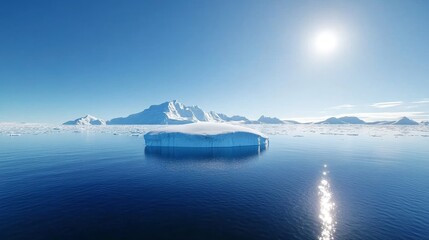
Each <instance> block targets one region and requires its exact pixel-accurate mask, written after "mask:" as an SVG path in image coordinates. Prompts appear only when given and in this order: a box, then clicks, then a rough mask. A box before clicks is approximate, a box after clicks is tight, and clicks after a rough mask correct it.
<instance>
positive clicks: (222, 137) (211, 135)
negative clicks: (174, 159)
mask: <svg viewBox="0 0 429 240" xmlns="http://www.w3.org/2000/svg"><path fill="white" fill-rule="evenodd" d="M144 139H145V142H146V146H150V147H194V148H195V147H242V146H267V145H268V138H267V137H266V136H265V135H263V134H262V133H260V132H258V131H256V130H254V129H251V128H247V127H243V126H239V125H232V124H226V123H202V122H199V123H191V124H185V125H174V126H171V125H170V126H167V127H163V128H161V129H159V130H154V131H150V132H148V133H146V134H145V135H144Z"/></svg>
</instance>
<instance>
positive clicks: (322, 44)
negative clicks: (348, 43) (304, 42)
mask: <svg viewBox="0 0 429 240" xmlns="http://www.w3.org/2000/svg"><path fill="white" fill-rule="evenodd" d="M313 41H314V42H313V46H314V50H315V51H316V53H317V54H319V55H325V56H327V55H332V54H333V53H335V52H336V51H337V49H338V43H339V39H338V33H337V32H335V31H333V30H323V31H320V32H318V33H317V34H316V36H315V38H314V40H313Z"/></svg>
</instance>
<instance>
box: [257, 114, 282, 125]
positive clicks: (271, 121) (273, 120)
mask: <svg viewBox="0 0 429 240" xmlns="http://www.w3.org/2000/svg"><path fill="white" fill-rule="evenodd" d="M257 121H258V122H259V123H266V124H283V123H284V121H282V120H280V119H278V118H276V117H266V116H264V115H262V116H261V117H260V118H259V119H258V120H257Z"/></svg>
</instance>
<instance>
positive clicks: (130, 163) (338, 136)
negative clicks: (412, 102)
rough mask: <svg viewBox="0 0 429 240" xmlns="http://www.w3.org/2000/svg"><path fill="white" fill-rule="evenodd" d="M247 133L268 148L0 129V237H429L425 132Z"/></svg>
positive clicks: (125, 132)
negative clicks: (158, 143)
mask: <svg viewBox="0 0 429 240" xmlns="http://www.w3.org/2000/svg"><path fill="white" fill-rule="evenodd" d="M252 127H254V128H257V129H259V130H261V131H263V132H265V133H267V134H269V137H270V146H269V148H268V149H259V148H235V149H216V150H201V149H200V150H195V149H193V150H186V149H165V148H145V145H144V140H143V138H142V137H141V136H142V134H144V132H146V131H147V130H148V129H150V128H151V127H150V126H140V127H136V126H133V127H89V128H79V127H52V126H37V125H36V126H33V125H25V126H16V125H6V126H2V127H0V239H32V240H36V239H429V237H428V236H429V128H428V127H423V126H420V127H381V126H373V127H363V126H344V127H333V126H320V127H319V126H252ZM11 135H12V136H11Z"/></svg>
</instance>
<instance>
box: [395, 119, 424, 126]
mask: <svg viewBox="0 0 429 240" xmlns="http://www.w3.org/2000/svg"><path fill="white" fill-rule="evenodd" d="M392 125H419V123H418V122H416V121H414V120H412V119H410V118H407V117H402V118H400V119H399V120H398V121H396V122H394V123H392Z"/></svg>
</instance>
